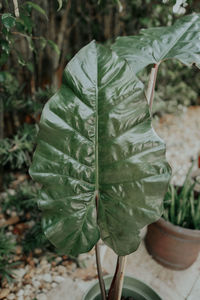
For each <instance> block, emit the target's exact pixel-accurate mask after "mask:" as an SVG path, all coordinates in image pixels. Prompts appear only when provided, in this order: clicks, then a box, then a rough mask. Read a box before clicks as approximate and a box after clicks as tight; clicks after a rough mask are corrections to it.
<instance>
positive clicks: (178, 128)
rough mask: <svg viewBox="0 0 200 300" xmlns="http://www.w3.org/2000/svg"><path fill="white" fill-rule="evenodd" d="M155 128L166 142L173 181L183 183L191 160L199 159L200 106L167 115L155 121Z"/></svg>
mask: <svg viewBox="0 0 200 300" xmlns="http://www.w3.org/2000/svg"><path fill="white" fill-rule="evenodd" d="M154 128H155V130H156V132H157V133H158V135H159V136H160V137H161V138H162V139H163V140H164V141H165V143H166V146H167V153H166V154H167V161H168V162H169V164H170V166H171V167H172V174H173V177H172V181H173V182H174V183H176V184H178V185H181V184H182V183H183V181H184V179H185V175H186V173H187V171H188V169H189V167H190V165H191V160H192V159H197V157H198V154H200V107H190V108H185V110H184V111H183V113H182V114H179V115H177V116H175V115H165V116H164V117H162V118H161V119H159V120H156V121H155V122H154ZM195 168H196V169H197V164H196V166H194V170H195Z"/></svg>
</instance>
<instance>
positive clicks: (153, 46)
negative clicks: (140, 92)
mask: <svg viewBox="0 0 200 300" xmlns="http://www.w3.org/2000/svg"><path fill="white" fill-rule="evenodd" d="M112 49H113V50H114V51H116V53H117V54H118V55H119V56H120V57H123V58H125V59H126V60H127V61H128V62H129V63H130V64H131V65H132V67H133V69H134V72H135V73H138V72H139V71H141V70H142V69H144V68H145V67H146V66H148V65H149V64H158V63H160V62H161V61H163V60H166V59H178V60H180V61H181V62H182V63H183V64H185V65H192V64H196V65H197V66H198V67H199V68H200V14H192V15H188V16H185V17H182V18H180V19H178V21H176V23H175V24H174V25H172V26H169V27H157V28H149V29H144V30H141V34H140V35H138V36H128V37H118V38H117V40H116V42H115V43H114V45H113V46H112Z"/></svg>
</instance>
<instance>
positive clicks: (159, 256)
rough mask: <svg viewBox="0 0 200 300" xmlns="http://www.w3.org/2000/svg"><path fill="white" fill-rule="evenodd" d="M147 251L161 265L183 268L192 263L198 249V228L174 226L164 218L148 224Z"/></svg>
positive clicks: (199, 248)
mask: <svg viewBox="0 0 200 300" xmlns="http://www.w3.org/2000/svg"><path fill="white" fill-rule="evenodd" d="M145 245H146V248H147V251H148V252H149V254H150V255H152V257H153V258H154V259H155V260H156V261H158V262H159V263H160V264H162V265H163V266H165V267H167V268H170V269H174V270H184V269H187V268H188V267H189V266H191V265H192V264H193V262H194V261H195V260H196V258H197V256H198V253H199V251H200V230H192V229H186V228H183V227H180V226H175V225H173V224H171V223H169V222H167V221H165V220H164V219H162V218H161V219H160V220H159V221H157V222H155V223H153V224H151V225H149V226H148V229H147V234H146V237H145Z"/></svg>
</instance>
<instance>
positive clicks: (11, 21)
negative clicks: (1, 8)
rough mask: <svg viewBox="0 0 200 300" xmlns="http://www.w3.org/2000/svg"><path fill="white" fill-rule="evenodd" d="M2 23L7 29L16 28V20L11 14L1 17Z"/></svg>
mask: <svg viewBox="0 0 200 300" xmlns="http://www.w3.org/2000/svg"><path fill="white" fill-rule="evenodd" d="M1 21H2V23H3V25H4V26H5V27H6V28H7V29H10V28H12V27H14V26H15V24H16V18H15V17H13V16H12V15H11V14H10V13H5V14H3V15H2V17H1Z"/></svg>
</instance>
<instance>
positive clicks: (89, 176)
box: [30, 16, 197, 300]
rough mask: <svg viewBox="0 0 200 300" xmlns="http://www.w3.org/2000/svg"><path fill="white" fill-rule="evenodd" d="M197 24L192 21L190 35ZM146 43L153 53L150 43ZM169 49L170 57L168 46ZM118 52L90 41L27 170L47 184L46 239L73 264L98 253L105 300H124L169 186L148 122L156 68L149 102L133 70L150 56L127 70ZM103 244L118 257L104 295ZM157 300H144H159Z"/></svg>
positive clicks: (69, 71) (48, 112)
mask: <svg viewBox="0 0 200 300" xmlns="http://www.w3.org/2000/svg"><path fill="white" fill-rule="evenodd" d="M194 19H195V20H197V18H196V16H190V19H187V20H186V21H187V23H189V24H190V27H191V26H194ZM186 21H185V19H184V20H183V21H182V25H184V24H185V23H186ZM179 27H180V28H179V30H178V29H177V28H176V27H174V28H173V27H172V28H171V29H170V30H168V35H169V36H168V38H169V39H171V38H173V43H171V48H173V47H174V46H176V45H175V44H176V43H175V41H177V34H178V35H180V31H181V32H182V36H183V35H184V34H183V29H182V28H181V26H180V24H179ZM162 30H166V29H165V28H164V29H162ZM185 32H186V30H185ZM160 34H161V31H160ZM195 34H196V39H197V33H196V32H195ZM184 36H185V38H186V39H187V40H188V39H189V40H191V41H192V43H194V36H191V34H190V35H189V33H188V32H187V33H186V35H184ZM146 37H147V40H148V39H149V37H148V35H146ZM153 39H155V37H152V41H153ZM143 42H144V38H143V39H142V40H140V39H138V47H140V49H143V50H144V47H141V43H142V44H143ZM161 43H162V41H161ZM135 44H136V43H134V44H133V45H135ZM147 44H148V46H149V47H151V46H152V50H151V51H152V53H153V51H154V48H153V47H155V45H154V43H152V45H151V44H149V41H147ZM172 44H173V45H172ZM195 45H196V44H194V51H196V50H195V49H196V48H195ZM178 46H179V45H178ZM176 48H177V47H176ZM179 48H180V46H179ZM116 49H117V47H115V49H114V50H115V51H116ZM159 49H160V48H159ZM164 49H165V54H166V53H167V52H168V51H169V45H168V43H167V45H166V42H164ZM114 50H110V49H107V48H105V47H103V46H101V45H99V44H97V43H96V42H94V41H93V42H91V43H90V44H88V45H87V46H85V47H84V48H82V49H81V50H80V51H79V52H78V54H77V55H76V56H75V57H74V58H73V59H72V60H71V61H70V62H69V63H68V65H67V67H66V68H65V70H64V74H63V82H62V86H61V88H60V89H59V91H58V92H57V93H56V94H55V95H54V96H53V97H52V98H51V99H50V100H49V101H48V102H47V103H46V105H45V107H44V110H43V113H42V116H41V120H40V130H39V135H38V146H37V148H36V152H35V154H34V158H33V164H32V166H31V169H30V174H31V176H32V177H33V179H34V180H36V181H38V182H40V183H41V184H42V185H43V188H42V190H41V196H40V199H39V201H38V202H39V207H40V208H41V210H42V211H43V227H44V231H45V233H46V235H47V237H48V238H49V240H50V241H51V242H52V243H53V244H54V245H55V246H56V247H57V248H58V249H60V250H61V251H62V252H64V253H66V254H73V255H78V254H79V253H83V252H87V251H89V250H90V249H92V248H93V246H95V250H96V258H97V270H98V276H99V283H100V290H101V298H102V299H103V300H105V299H108V300H111V299H112V300H119V299H120V298H121V291H122V285H123V275H124V267H125V260H126V255H127V254H130V253H132V252H133V251H136V250H137V248H138V246H139V243H140V230H141V229H142V228H143V227H144V226H145V225H147V224H150V223H152V222H154V221H156V220H158V219H159V218H160V216H161V214H162V200H163V197H164V194H165V192H166V190H167V186H168V182H169V178H170V167H169V165H168V164H167V162H166V159H165V145H164V143H163V141H162V140H161V139H160V138H159V137H158V136H157V134H156V133H155V131H154V130H153V128H152V126H151V116H150V110H151V107H152V102H153V91H154V86H155V78H156V72H157V69H158V65H159V64H160V61H158V64H157V65H156V66H155V67H154V68H153V71H152V73H151V76H150V81H149V88H148V92H147V98H148V102H149V103H147V101H146V97H145V94H144V86H143V84H142V83H141V82H140V80H139V79H138V78H137V76H136V75H135V74H134V72H133V69H134V68H135V70H138V69H140V70H141V69H142V68H143V67H146V66H147V60H148V57H146V54H145V53H143V52H144V51H143V52H140V54H139V52H137V55H138V57H139V58H140V59H138V60H136V59H135V56H134V60H133V62H131V61H130V62H129V63H128V62H127V60H126V57H120V56H123V55H121V54H123V51H122V52H121V54H120V53H119V55H117V54H116V53H114ZM147 50H148V51H149V49H147ZM186 50H187V49H186ZM186 50H185V51H186ZM177 51H178V50H177ZM186 52H187V58H185V56H184V59H185V60H186V61H187V62H188V63H189V62H190V63H193V61H194V59H193V56H194V55H193V52H192V51H191V49H190V51H189V50H187V51H186ZM135 53H136V52H134V51H133V52H132V54H135ZM124 54H125V53H124ZM175 54H176V55H177V56H178V54H177V52H176V51H174V55H175ZM188 57H189V58H188ZM195 58H196V57H195ZM184 59H183V60H184ZM143 60H145V64H144V63H143V64H142V61H143ZM196 60H197V59H196ZM195 62H196V61H195ZM151 63H152V60H151V59H149V64H151ZM140 64H142V65H141V66H140V68H139V65H140ZM132 65H133V68H132ZM149 106H150V110H149ZM100 238H101V239H102V240H103V241H104V242H105V244H106V245H108V246H109V247H111V248H112V249H113V250H114V251H115V253H117V255H118V261H117V266H116V272H115V275H114V277H113V280H112V282H111V287H110V289H109V291H108V292H107V289H106V288H107V286H106V288H105V285H104V281H103V278H102V272H101V264H100V254H99V245H98V241H99V239H100ZM99 293H100V292H99ZM149 294H151V292H149ZM140 296H141V295H139V296H137V295H136V296H135V297H136V298H135V299H138V297H140ZM91 297H92V296H91ZM95 297H96V296H95ZM97 297H100V295H99V296H98V295H97ZM152 297H153V296H152ZM152 297H151V298H150V296H149V298H148V297H147V298H144V297H143V298H144V299H158V298H156V296H155V298H152ZM157 297H158V296H157ZM85 299H86V298H85ZM87 299H89V298H87ZM90 299H93V300H94V299H95V298H94V297H93V298H90ZM96 299H98V298H96Z"/></svg>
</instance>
